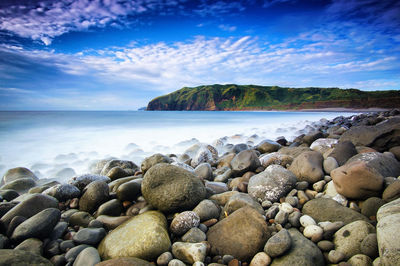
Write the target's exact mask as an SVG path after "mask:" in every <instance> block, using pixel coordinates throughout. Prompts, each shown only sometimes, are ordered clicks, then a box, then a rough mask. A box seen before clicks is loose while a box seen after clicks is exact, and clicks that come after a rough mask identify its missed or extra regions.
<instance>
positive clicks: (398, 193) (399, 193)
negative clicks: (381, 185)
mask: <svg viewBox="0 0 400 266" xmlns="http://www.w3.org/2000/svg"><path fill="white" fill-rule="evenodd" d="M398 198H400V181H395V182H393V183H392V184H390V185H389V186H388V187H387V188H386V189H385V190H384V191H383V194H382V199H383V200H385V201H387V202H389V201H393V200H395V199H398Z"/></svg>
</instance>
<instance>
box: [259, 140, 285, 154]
mask: <svg viewBox="0 0 400 266" xmlns="http://www.w3.org/2000/svg"><path fill="white" fill-rule="evenodd" d="M280 148H281V145H280V144H279V143H278V142H276V141H273V140H269V139H266V140H263V141H262V142H260V143H259V144H258V145H257V146H256V150H258V151H259V152H261V154H263V153H271V152H276V151H277V150H279V149H280Z"/></svg>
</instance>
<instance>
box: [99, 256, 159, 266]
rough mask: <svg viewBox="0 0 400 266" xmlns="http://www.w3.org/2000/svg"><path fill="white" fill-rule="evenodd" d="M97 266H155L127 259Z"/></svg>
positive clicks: (104, 262) (107, 261) (134, 259)
mask: <svg viewBox="0 0 400 266" xmlns="http://www.w3.org/2000/svg"><path fill="white" fill-rule="evenodd" d="M96 266H154V264H151V263H150V262H148V261H145V260H142V259H138V258H133V257H126V258H115V259H111V260H105V261H102V262H100V263H97V264H96Z"/></svg>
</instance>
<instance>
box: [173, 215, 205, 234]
mask: <svg viewBox="0 0 400 266" xmlns="http://www.w3.org/2000/svg"><path fill="white" fill-rule="evenodd" d="M199 224H200V217H199V216H198V215H197V213H195V212H193V211H184V212H181V213H179V214H178V215H176V216H175V218H174V219H173V220H172V222H171V225H170V231H171V232H172V233H174V234H176V235H179V236H180V235H183V234H185V233H186V232H187V231H189V229H191V228H193V227H197V226H199Z"/></svg>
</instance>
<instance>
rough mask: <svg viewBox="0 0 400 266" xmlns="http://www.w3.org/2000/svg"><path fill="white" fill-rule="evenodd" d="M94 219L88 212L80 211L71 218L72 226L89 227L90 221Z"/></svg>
mask: <svg viewBox="0 0 400 266" xmlns="http://www.w3.org/2000/svg"><path fill="white" fill-rule="evenodd" d="M93 219H94V218H93V217H92V216H91V215H90V213H88V212H82V211H78V212H75V213H73V214H72V215H71V217H70V218H69V223H70V225H79V226H82V227H88V225H89V223H90V221H92V220H93Z"/></svg>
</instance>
